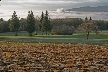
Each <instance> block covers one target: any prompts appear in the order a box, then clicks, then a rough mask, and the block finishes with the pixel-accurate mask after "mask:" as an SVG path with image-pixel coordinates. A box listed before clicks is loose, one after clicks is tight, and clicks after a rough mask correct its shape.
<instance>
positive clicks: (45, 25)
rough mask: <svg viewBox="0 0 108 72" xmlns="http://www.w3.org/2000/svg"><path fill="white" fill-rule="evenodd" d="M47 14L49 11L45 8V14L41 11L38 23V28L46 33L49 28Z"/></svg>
mask: <svg viewBox="0 0 108 72" xmlns="http://www.w3.org/2000/svg"><path fill="white" fill-rule="evenodd" d="M48 14H49V13H48V11H47V10H46V13H45V15H44V13H43V12H42V15H41V19H40V25H39V27H40V30H41V31H43V32H46V35H47V32H48V31H50V30H51V25H50V18H49V15H48Z"/></svg>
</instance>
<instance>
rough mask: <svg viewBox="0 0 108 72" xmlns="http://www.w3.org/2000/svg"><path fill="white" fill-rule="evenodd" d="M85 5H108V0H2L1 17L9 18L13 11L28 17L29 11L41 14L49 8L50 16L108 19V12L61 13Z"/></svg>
mask: <svg viewBox="0 0 108 72" xmlns="http://www.w3.org/2000/svg"><path fill="white" fill-rule="evenodd" d="M83 6H92V7H94V6H95V7H96V6H108V0H1V1H0V18H3V19H5V20H8V19H10V18H11V17H12V14H13V11H16V12H17V15H18V17H21V18H26V17H27V14H28V11H30V10H32V11H33V12H34V15H35V16H40V15H41V12H42V11H45V10H48V12H49V15H50V18H65V17H69V18H83V19H84V18H85V17H86V16H87V17H92V18H93V19H98V20H106V19H107V20H108V12H105V13H101V12H94V13H92V12H87V13H86V12H69V13H68V12H67V13H59V12H62V11H64V10H66V9H72V8H78V7H83Z"/></svg>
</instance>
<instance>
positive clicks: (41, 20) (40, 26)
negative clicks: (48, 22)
mask: <svg viewBox="0 0 108 72" xmlns="http://www.w3.org/2000/svg"><path fill="white" fill-rule="evenodd" d="M43 19H44V13H43V11H42V14H41V17H40V23H39V30H40V31H43V30H42V25H43V24H42V23H43Z"/></svg>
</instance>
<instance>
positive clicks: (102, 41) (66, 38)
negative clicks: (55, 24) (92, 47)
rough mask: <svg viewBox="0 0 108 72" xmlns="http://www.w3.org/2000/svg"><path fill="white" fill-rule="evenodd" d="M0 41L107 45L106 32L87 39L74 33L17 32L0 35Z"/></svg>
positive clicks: (107, 36) (92, 35)
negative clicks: (16, 33)
mask: <svg viewBox="0 0 108 72" xmlns="http://www.w3.org/2000/svg"><path fill="white" fill-rule="evenodd" d="M0 41H6V42H28V43H71V44H96V45H108V32H107V31H102V32H100V34H99V35H96V34H95V33H90V35H89V39H88V40H87V39H86V33H74V34H73V35H51V34H50V33H49V35H45V34H44V35H42V33H41V32H38V35H34V36H28V33H27V32H25V31H20V32H18V36H14V33H13V32H7V33H0Z"/></svg>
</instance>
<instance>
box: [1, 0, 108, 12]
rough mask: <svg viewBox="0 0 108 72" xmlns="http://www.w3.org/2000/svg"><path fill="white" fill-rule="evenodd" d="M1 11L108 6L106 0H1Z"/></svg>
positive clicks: (107, 0)
mask: <svg viewBox="0 0 108 72" xmlns="http://www.w3.org/2000/svg"><path fill="white" fill-rule="evenodd" d="M0 4H1V9H4V10H5V9H6V10H7V9H14V10H21V9H23V10H34V9H35V10H36V9H37V10H46V9H47V10H53V9H57V8H64V9H70V8H75V7H81V6H99V5H101V6H103V5H108V0H2V1H1V2H0Z"/></svg>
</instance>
